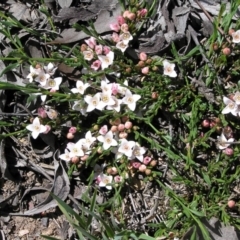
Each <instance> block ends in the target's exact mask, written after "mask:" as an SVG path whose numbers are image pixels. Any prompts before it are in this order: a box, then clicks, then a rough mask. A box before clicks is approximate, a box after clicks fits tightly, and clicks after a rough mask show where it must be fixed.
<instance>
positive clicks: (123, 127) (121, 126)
mask: <svg viewBox="0 0 240 240" xmlns="http://www.w3.org/2000/svg"><path fill="white" fill-rule="evenodd" d="M124 129H125V126H124V124H122V123H121V124H119V125H118V131H120V132H122V131H123V130H124Z"/></svg>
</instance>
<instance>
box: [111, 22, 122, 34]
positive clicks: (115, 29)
mask: <svg viewBox="0 0 240 240" xmlns="http://www.w3.org/2000/svg"><path fill="white" fill-rule="evenodd" d="M109 26H110V28H111V30H113V31H115V32H119V31H120V26H119V24H118V23H111V24H110V25H109Z"/></svg>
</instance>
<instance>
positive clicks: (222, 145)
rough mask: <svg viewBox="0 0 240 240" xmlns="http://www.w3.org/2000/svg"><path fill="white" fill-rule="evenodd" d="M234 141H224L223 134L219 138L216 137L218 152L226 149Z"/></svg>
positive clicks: (230, 139)
mask: <svg viewBox="0 0 240 240" xmlns="http://www.w3.org/2000/svg"><path fill="white" fill-rule="evenodd" d="M233 141H234V138H229V139H228V140H227V139H226V137H225V136H224V134H223V133H222V134H221V136H220V137H218V142H217V147H218V148H219V149H220V150H223V149H225V148H227V147H228V146H230V145H231V144H230V143H232V142H233Z"/></svg>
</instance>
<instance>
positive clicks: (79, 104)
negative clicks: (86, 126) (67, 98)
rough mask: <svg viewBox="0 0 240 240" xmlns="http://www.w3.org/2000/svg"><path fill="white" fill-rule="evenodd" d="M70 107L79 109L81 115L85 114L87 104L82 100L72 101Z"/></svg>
mask: <svg viewBox="0 0 240 240" xmlns="http://www.w3.org/2000/svg"><path fill="white" fill-rule="evenodd" d="M72 109H73V110H75V111H80V112H81V114H82V115H83V116H86V115H87V104H86V103H85V102H83V101H74V104H73V106H72Z"/></svg>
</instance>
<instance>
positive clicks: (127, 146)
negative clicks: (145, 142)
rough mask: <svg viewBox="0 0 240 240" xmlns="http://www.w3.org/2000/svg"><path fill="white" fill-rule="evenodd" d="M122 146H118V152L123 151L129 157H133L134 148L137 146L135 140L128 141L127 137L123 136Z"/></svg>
mask: <svg viewBox="0 0 240 240" xmlns="http://www.w3.org/2000/svg"><path fill="white" fill-rule="evenodd" d="M120 142H121V143H120V146H119V148H118V152H120V153H123V154H124V155H126V156H127V157H129V158H130V157H131V156H132V153H133V148H134V147H135V144H136V143H135V142H134V141H128V140H127V139H125V138H123V139H121V140H120Z"/></svg>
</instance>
